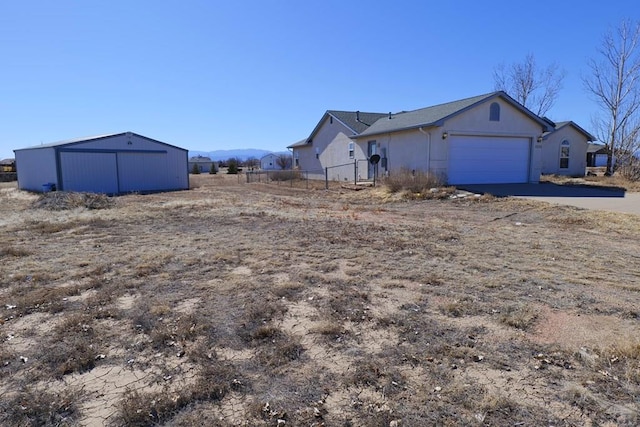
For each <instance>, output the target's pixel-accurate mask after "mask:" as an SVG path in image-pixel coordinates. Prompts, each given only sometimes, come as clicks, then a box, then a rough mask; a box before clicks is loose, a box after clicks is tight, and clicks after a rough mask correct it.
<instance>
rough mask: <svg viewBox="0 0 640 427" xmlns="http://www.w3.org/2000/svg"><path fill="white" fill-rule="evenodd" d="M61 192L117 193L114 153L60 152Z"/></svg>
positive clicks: (116, 169) (116, 170)
mask: <svg viewBox="0 0 640 427" xmlns="http://www.w3.org/2000/svg"><path fill="white" fill-rule="evenodd" d="M60 170H61V174H62V190H64V191H87V192H93V193H107V194H116V193H118V168H117V164H116V155H115V153H81V152H69V153H66V152H61V153H60Z"/></svg>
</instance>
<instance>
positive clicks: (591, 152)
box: [587, 144, 609, 167]
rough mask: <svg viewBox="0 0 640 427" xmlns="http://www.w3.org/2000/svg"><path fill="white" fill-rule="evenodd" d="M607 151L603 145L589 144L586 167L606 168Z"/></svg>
mask: <svg viewBox="0 0 640 427" xmlns="http://www.w3.org/2000/svg"><path fill="white" fill-rule="evenodd" d="M608 155H609V150H608V149H607V146H606V145H603V144H589V146H588V147H587V167H605V166H607V157H608Z"/></svg>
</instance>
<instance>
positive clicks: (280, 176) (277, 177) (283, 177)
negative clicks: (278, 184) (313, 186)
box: [269, 170, 302, 181]
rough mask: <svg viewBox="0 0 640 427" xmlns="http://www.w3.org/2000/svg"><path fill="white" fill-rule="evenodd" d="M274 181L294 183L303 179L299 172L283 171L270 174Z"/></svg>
mask: <svg viewBox="0 0 640 427" xmlns="http://www.w3.org/2000/svg"><path fill="white" fill-rule="evenodd" d="M269 178H271V180H272V181H293V180H296V179H302V173H300V171H298V170H281V171H275V172H270V173H269Z"/></svg>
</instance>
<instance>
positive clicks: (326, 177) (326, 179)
mask: <svg viewBox="0 0 640 427" xmlns="http://www.w3.org/2000/svg"><path fill="white" fill-rule="evenodd" d="M324 189H325V190H328V189H329V168H324Z"/></svg>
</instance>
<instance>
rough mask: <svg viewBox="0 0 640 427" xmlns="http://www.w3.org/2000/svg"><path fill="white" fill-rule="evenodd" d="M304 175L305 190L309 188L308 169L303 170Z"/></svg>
mask: <svg viewBox="0 0 640 427" xmlns="http://www.w3.org/2000/svg"><path fill="white" fill-rule="evenodd" d="M304 175H305V178H306V181H307V190H308V189H309V171H304Z"/></svg>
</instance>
